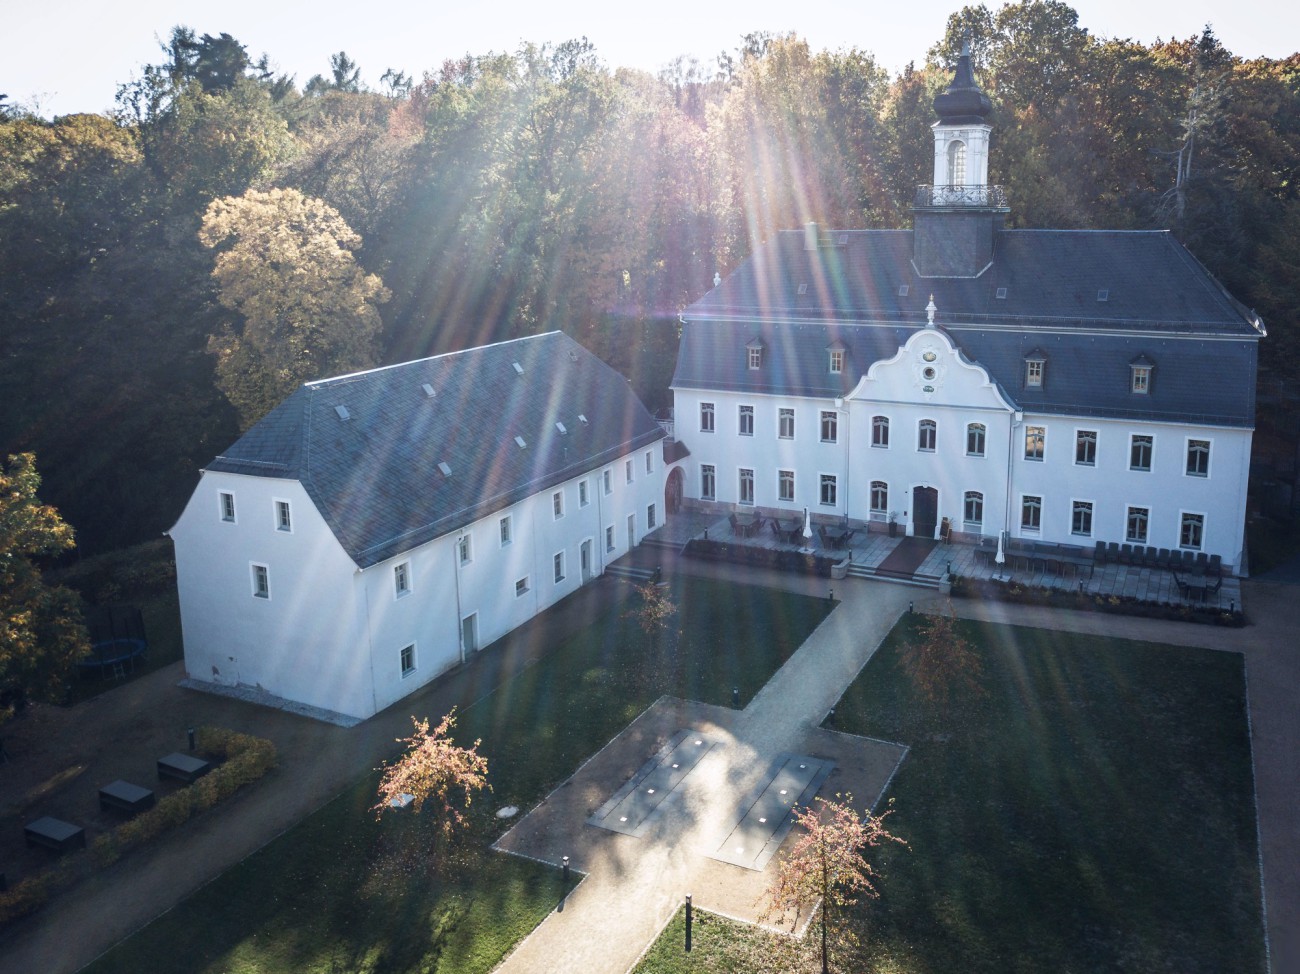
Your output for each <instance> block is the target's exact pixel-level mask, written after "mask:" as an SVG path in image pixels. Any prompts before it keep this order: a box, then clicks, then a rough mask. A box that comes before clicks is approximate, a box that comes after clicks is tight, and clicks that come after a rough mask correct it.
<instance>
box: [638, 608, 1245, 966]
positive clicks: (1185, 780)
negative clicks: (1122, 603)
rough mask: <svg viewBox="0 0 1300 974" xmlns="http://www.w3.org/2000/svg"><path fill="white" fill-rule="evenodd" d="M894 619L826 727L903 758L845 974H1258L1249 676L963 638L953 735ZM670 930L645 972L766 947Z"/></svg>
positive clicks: (1065, 638) (996, 635)
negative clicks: (977, 669) (900, 665)
mask: <svg viewBox="0 0 1300 974" xmlns="http://www.w3.org/2000/svg"><path fill="white" fill-rule="evenodd" d="M909 631H910V628H909V620H907V619H906V618H905V619H904V620H903V621H902V622H901V623H900V625H899V626H898V627H897V628H896V629H895V631H894V632H893V633H892V634H891V636H890V637H889V638H888V640H887V641H886V643H885V645H884V646H883V647H882V648H881V650H880V652H879V653H878V654H877V655H876V657H875V658H874V659H873V660H872V662H871V663H870V664H869V665H868V666H867V667H866V669H865V670H864V671H863V673H862V675H861V676H860V677H859V679H858V680H857V681H856V682H855V683H854V684H853V686H852V687H850V689H849V690H848V691H847V692H846V694H845V696H844V698H843V699H842V700H841V702H840V703H839V705H838V706H837V708H836V710H837V715H838V718H839V720H838V725H839V727H840V728H841V729H844V730H849V731H852V732H856V733H862V734H869V735H872V736H878V737H884V738H888V739H893V740H903V741H908V742H911V743H912V744H913V747H912V751H911V752H910V754H909V756H908V759H907V761H906V763H905V764H904V765H903V768H902V770H901V771H900V772H899V774H898V777H897V778H896V779H895V782H894V785H893V788H892V791H891V795H892V797H893V798H894V800H895V808H896V809H897V810H896V812H895V813H894V814H893V815H892V816H891V817H890V819H889V823H890V828H891V829H892V831H894V832H895V833H896V834H898V835H901V836H904V837H905V838H906V839H907V840H908V841H909V842H910V843H911V849H910V850H903V849H896V848H895V849H888V850H881V855H880V856H879V857H878V860H877V865H878V868H879V869H880V870H881V880H880V883H879V888H880V890H881V894H882V895H881V899H880V900H878V901H876V902H874V903H871V904H869V905H868V906H867V907H866V909H865V910H864V911H863V916H864V919H863V920H862V921H861V929H863V931H864V932H865V934H866V936H865V938H864V939H865V940H866V941H867V943H866V946H865V947H864V948H863V953H862V955H861V956H859V957H857V958H855V959H853V960H851V961H850V963H849V966H847V967H845V968H844V969H845V970H855V971H870V970H877V971H891V972H894V971H897V972H909V974H941V972H949V971H957V970H961V971H968V972H984V971H987V972H990V974H991V972H998V974H1002V972H1025V974H1029V972H1035V974H1037V972H1042V971H1056V972H1085V971H1087V972H1091V971H1133V972H1139V971H1140V972H1152V971H1168V972H1179V974H1195V972H1206V974H1209V972H1216V974H1217V972H1225V971H1233V972H1260V971H1263V970H1264V958H1263V943H1262V930H1261V928H1262V920H1261V915H1260V902H1259V871H1258V865H1257V844H1256V834H1255V820H1254V815H1255V809H1254V800H1253V782H1252V777H1251V760H1250V749H1249V740H1248V737H1247V726H1246V715H1245V690H1244V677H1243V671H1242V660H1241V658H1240V657H1239V656H1237V655H1235V654H1228V653H1215V652H1210V651H1204V650H1192V649H1182V648H1174V647H1168V646H1158V645H1152V644H1138V643H1130V642H1123V641H1117V640H1100V639H1095V638H1091V637H1085V636H1072V635H1068V634H1063V633H1052V632H1047V631H1044V630H1032V629H1019V628H1009V627H996V626H975V625H971V626H968V627H967V632H969V633H970V634H971V635H972V636H973V637H974V638H975V639H976V641H977V643H978V645H979V647H980V655H981V658H982V659H983V661H984V668H985V669H984V682H985V685H986V687H987V689H988V690H989V691H990V692H989V694H988V696H987V697H986V698H985V699H984V700H983V701H981V702H979V703H978V704H975V705H967V706H966V707H965V708H964V709H961V710H959V711H957V712H954V713H953V714H952V715H950V716H949V717H947V718H940V717H937V716H935V715H932V714H927V713H926V710H925V707H924V706H923V705H922V704H920V703H919V702H918V701H917V700H915V699H913V697H912V694H911V693H910V688H909V686H908V684H907V682H906V680H904V679H902V678H901V677H900V674H899V672H898V670H897V666H896V661H897V658H898V655H897V654H898V649H899V646H900V645H901V644H902V642H903V641H904V640H905V639H906V638H907V637H908V635H909ZM710 920H711V924H710V925H708V926H706V928H705V935H704V939H703V940H701V939H700V938H699V937H697V943H701V944H703V945H704V949H703V950H697V951H694V952H692V954H691V955H689V959H688V955H686V954H684V953H683V952H682V951H681V946H680V945H681V937H682V931H681V929H680V922H681V918H680V917H679V918H678V919H677V921H675V922H676V923H677V924H678V927H675V928H670V929H669V931H667V932H666V933H665V936H664V937H662V938H661V939H660V941H659V942H658V943H657V944H656V945H655V948H654V949H653V951H652V953H651V954H650V955H649V957H648V958H647V961H646V962H645V963H644V964H643V965H642V967H641V968H640V970H641V971H643V972H650V971H654V972H656V974H662V972H688V971H689V972H695V971H723V970H756V969H758V968H756V967H755V966H754V965H753V964H752V963H751V962H750V959H751V958H752V957H753V956H754V953H753V952H754V950H755V943H756V942H761V941H762V940H763V939H764V936H763V935H762V934H758V933H755V932H754V931H752V930H747V929H743V928H734V927H731V928H729V925H728V924H727V923H726V922H724V921H719V920H716V919H713V918H710Z"/></svg>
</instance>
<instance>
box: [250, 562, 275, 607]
mask: <svg viewBox="0 0 1300 974" xmlns="http://www.w3.org/2000/svg"><path fill="white" fill-rule="evenodd" d="M252 570H253V598H256V599H269V598H270V597H271V570H270V569H269V568H267V567H266V566H265V565H256V564H255V565H253V566H252Z"/></svg>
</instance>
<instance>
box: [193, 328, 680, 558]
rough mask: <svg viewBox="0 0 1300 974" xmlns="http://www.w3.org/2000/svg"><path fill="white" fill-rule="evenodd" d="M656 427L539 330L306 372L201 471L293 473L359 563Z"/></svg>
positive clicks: (617, 450) (587, 358)
mask: <svg viewBox="0 0 1300 974" xmlns="http://www.w3.org/2000/svg"><path fill="white" fill-rule="evenodd" d="M515 363H518V364H519V366H520V367H521V368H522V370H523V371H522V373H520V372H518V371H516V369H515ZM426 384H427V385H428V386H429V387H431V388H432V389H433V391H434V395H432V396H430V395H428V394H427V392H426V391H425V389H424V388H423V387H424V386H425V385H426ZM338 407H343V409H345V410H346V412H347V416H348V418H347V419H343V418H341V416H340V414H339V412H338ZM580 417H586V422H585V423H584V422H583V420H582V419H581V418H580ZM557 423H562V424H563V425H564V427H565V430H566V431H567V432H564V433H561V432H560V430H559V429H558V428H557V426H556V424H557ZM664 435H665V434H664V432H663V430H662V429H661V428H660V426H659V425H658V423H656V422H655V420H654V418H653V417H652V416H651V415H650V413H649V412H648V411H647V410H646V408H645V407H644V406H643V405H642V404H641V401H640V400H639V399H638V398H637V397H636V395H635V393H633V392H632V390H631V387H630V386H629V385H628V382H627V380H626V379H624V378H623V376H621V375H619V374H618V373H617V372H615V371H614V370H613V369H611V368H610V367H609V366H608V365H606V364H605V363H604V362H602V361H601V360H600V359H598V358H596V356H594V355H592V354H591V353H590V352H588V351H587V350H586V349H585V348H583V347H582V346H581V345H579V344H578V343H577V342H575V341H574V340H573V339H571V338H569V337H568V336H566V335H564V334H563V333H561V332H550V333H548V334H545V335H538V336H534V337H531V338H521V339H516V340H514V341H510V342H502V343H500V344H497V345H488V346H484V347H482V348H475V349H470V350H468V351H464V352H453V353H450V354H447V355H439V356H436V357H434V358H427V359H421V360H419V361H415V362H407V363H405V364H402V365H394V366H390V367H388V368H382V369H375V370H372V371H369V372H361V373H357V374H355V375H347V376H341V377H339V378H335V379H326V380H323V381H319V382H310V383H307V384H305V385H303V386H301V387H300V388H299V389H298V390H297V391H296V392H294V394H293V395H291V396H290V397H289V398H288V399H286V400H285V401H284V402H283V403H281V404H280V405H279V406H277V407H276V408H275V409H274V410H272V411H271V412H270V413H269V414H268V415H267V416H266V417H265V418H264V419H262V420H261V421H260V422H259V423H257V425H255V426H254V427H253V428H252V429H250V430H249V431H248V432H247V433H245V434H244V435H243V436H242V437H241V438H240V439H239V440H238V441H237V442H236V443H235V444H234V445H233V446H232V447H230V449H228V450H226V451H225V453H223V454H222V455H221V456H218V457H217V458H216V459H215V460H213V461H212V462H211V463H210V464H208V467H207V469H209V470H214V471H227V472H230V473H239V474H248V475H252V476H262V477H276V478H283V479H291V480H298V481H300V482H301V483H302V485H303V487H304V488H305V489H306V491H307V493H308V495H309V496H310V497H311V499H312V501H313V502H314V503H315V505H316V507H317V508H318V509H319V510H320V512H321V514H322V516H323V517H324V518H325V521H326V523H328V524H329V526H330V528H331V530H332V531H333V532H334V535H335V537H337V538H338V541H339V543H340V544H341V545H342V546H343V548H344V550H345V551H346V552H347V553H348V555H349V556H350V557H351V558H352V559H353V561H355V562H356V563H357V565H358V566H360V567H362V568H366V567H368V566H371V565H374V564H377V563H379V562H381V561H383V560H385V559H387V558H391V557H393V556H395V555H398V554H401V553H402V552H404V551H407V550H409V549H411V548H414V547H416V546H418V545H421V544H424V543H425V542H427V541H430V540H432V539H433V538H436V537H439V536H441V535H443V534H446V533H448V532H451V531H455V530H457V529H458V528H461V527H464V526H465V525H467V524H469V523H471V522H473V521H475V520H477V519H479V518H482V517H486V516H488V515H490V514H492V513H493V512H495V511H499V510H504V509H505V508H507V507H509V506H511V505H512V504H516V503H518V502H519V501H521V500H523V499H524V498H526V497H528V496H529V495H531V494H535V493H537V492H538V491H542V490H546V489H548V488H550V487H553V486H555V485H556V484H559V483H562V482H564V481H566V480H569V479H572V478H573V477H576V476H578V475H580V474H581V473H582V472H584V471H586V470H590V469H593V468H595V467H598V466H601V465H603V464H606V463H610V462H612V461H614V460H616V459H617V458H619V457H620V456H622V455H624V454H626V453H628V452H631V451H633V450H638V449H641V448H642V447H645V446H647V445H649V444H652V443H655V442H657V441H659V440H661V439H663V438H664ZM516 437H519V438H520V439H522V440H523V441H524V443H525V444H526V445H525V446H524V447H522V448H521V447H520V446H519V445H518V444H517V443H516V440H515V438H516ZM439 464H446V465H447V467H448V468H449V469H450V471H451V474H450V476H446V475H444V474H443V473H442V472H441V470H440V468H439Z"/></svg>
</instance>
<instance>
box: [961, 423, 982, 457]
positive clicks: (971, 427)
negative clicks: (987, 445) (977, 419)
mask: <svg viewBox="0 0 1300 974" xmlns="http://www.w3.org/2000/svg"><path fill="white" fill-rule="evenodd" d="M986 433H987V430H986V429H985V427H984V424H983V423H970V424H968V425H967V426H966V456H968V457H982V456H984V439H985V434H986Z"/></svg>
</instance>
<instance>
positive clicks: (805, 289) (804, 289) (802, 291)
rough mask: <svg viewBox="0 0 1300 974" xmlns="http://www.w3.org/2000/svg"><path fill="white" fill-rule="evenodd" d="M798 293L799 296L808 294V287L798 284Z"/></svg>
mask: <svg viewBox="0 0 1300 974" xmlns="http://www.w3.org/2000/svg"><path fill="white" fill-rule="evenodd" d="M799 293H800V294H807V293H808V285H807V284H800V285H799Z"/></svg>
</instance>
